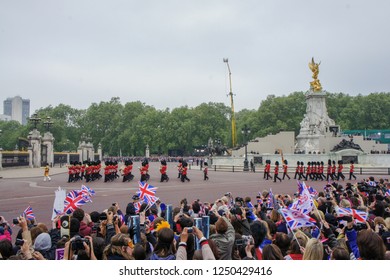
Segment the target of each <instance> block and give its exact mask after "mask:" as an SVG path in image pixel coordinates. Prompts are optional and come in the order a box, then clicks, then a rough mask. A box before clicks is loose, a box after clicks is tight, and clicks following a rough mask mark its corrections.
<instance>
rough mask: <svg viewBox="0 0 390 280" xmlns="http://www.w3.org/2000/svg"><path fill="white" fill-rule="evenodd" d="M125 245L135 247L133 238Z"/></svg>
mask: <svg viewBox="0 0 390 280" xmlns="http://www.w3.org/2000/svg"><path fill="white" fill-rule="evenodd" d="M125 246H129V247H130V248H131V249H134V243H133V241H132V240H129V242H127V244H126V245H125Z"/></svg>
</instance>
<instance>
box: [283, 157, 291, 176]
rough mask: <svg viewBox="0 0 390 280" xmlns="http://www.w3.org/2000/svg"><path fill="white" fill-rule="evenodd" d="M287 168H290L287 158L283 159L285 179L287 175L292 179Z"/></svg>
mask: <svg viewBox="0 0 390 280" xmlns="http://www.w3.org/2000/svg"><path fill="white" fill-rule="evenodd" d="M287 170H288V162H287V160H286V159H285V160H284V161H283V178H282V179H283V180H284V177H286V176H287V178H288V179H289V180H290V179H291V178H290V176H288V173H287Z"/></svg>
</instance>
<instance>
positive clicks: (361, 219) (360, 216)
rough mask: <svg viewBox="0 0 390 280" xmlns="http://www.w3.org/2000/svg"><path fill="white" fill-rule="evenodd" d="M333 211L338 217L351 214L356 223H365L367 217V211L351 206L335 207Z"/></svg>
mask: <svg viewBox="0 0 390 280" xmlns="http://www.w3.org/2000/svg"><path fill="white" fill-rule="evenodd" d="M335 211H336V214H337V216H338V217H343V216H352V217H354V218H355V221H356V222H358V223H365V222H366V220H367V217H368V214H367V212H364V211H361V210H355V209H351V208H342V207H335Z"/></svg>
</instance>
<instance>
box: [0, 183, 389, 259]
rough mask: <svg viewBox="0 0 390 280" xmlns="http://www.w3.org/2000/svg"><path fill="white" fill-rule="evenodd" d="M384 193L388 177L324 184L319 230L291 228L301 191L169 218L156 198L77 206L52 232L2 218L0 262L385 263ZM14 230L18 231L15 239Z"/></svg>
mask: <svg viewBox="0 0 390 280" xmlns="http://www.w3.org/2000/svg"><path fill="white" fill-rule="evenodd" d="M324 184H325V183H324ZM389 192H390V183H389V182H388V181H387V180H383V179H381V180H379V181H375V179H374V178H373V177H370V178H369V179H367V180H364V181H362V182H358V183H356V184H351V183H347V184H346V185H342V184H339V183H337V182H333V183H328V184H327V185H325V186H324V189H323V190H318V193H317V194H315V196H314V197H313V201H314V204H315V207H314V209H313V210H312V211H311V212H310V214H309V215H310V216H311V217H312V218H313V219H315V221H316V226H311V227H300V228H298V229H294V230H291V229H290V228H289V226H288V224H287V223H286V221H285V219H284V218H283V215H282V214H281V211H278V208H279V209H280V208H288V207H289V206H290V205H291V204H293V202H294V201H295V200H297V199H299V193H296V194H294V195H293V196H290V195H288V194H272V193H270V192H269V191H268V190H264V191H263V192H262V193H259V194H258V195H256V198H251V197H244V198H242V197H239V196H235V197H234V196H233V194H231V193H226V194H224V195H221V197H220V198H219V199H217V200H216V201H214V202H201V201H199V200H196V201H192V202H187V199H183V200H181V201H180V202H178V204H177V205H174V206H175V207H173V210H172V217H167V216H166V215H167V211H166V209H167V207H166V205H165V204H164V203H163V202H161V201H157V203H156V204H154V205H153V206H151V207H149V206H147V205H146V204H144V205H142V207H141V209H140V212H139V213H136V208H135V207H134V203H135V201H132V202H129V203H128V204H127V205H126V208H125V209H122V208H121V207H120V205H118V203H114V204H113V205H111V206H109V207H107V208H106V209H105V207H104V206H102V209H100V210H98V211H93V212H91V213H85V211H84V210H83V209H81V208H77V209H76V210H75V211H74V212H73V213H72V214H71V215H70V216H63V217H61V216H57V217H56V218H55V219H54V220H53V221H52V225H51V228H48V227H47V226H46V225H45V224H42V223H39V222H38V221H36V220H28V219H26V218H25V217H23V216H20V217H18V218H17V219H16V221H13V223H14V224H16V226H15V227H13V226H11V225H10V223H9V222H8V221H7V220H6V219H5V218H4V216H0V219H1V220H0V254H1V255H0V259H3V260H7V259H12V260H15V259H16V260H19V259H20V260H45V259H48V260H54V259H64V260H248V259H249V260H250V259H258V260H261V259H263V260H355V259H363V260H384V259H390V210H389V203H390V196H388V194H389ZM271 195H272V196H273V197H270V196H271ZM134 199H136V197H135V198H134ZM271 201H273V203H271ZM271 204H272V205H273V207H270V205H271ZM338 207H339V208H343V209H344V208H347V209H354V210H360V211H364V212H366V213H367V219H366V220H365V221H364V222H359V223H358V222H357V221H356V217H355V216H353V215H351V216H348V215H344V216H339V215H338V214H337V213H338V212H337V211H336V210H337V208H338ZM135 215H138V216H139V221H140V224H139V233H140V235H139V237H140V238H137V232H136V231H137V230H138V229H137V227H136V226H135V225H134V222H133V221H134V219H133V217H134V216H135ZM203 216H209V221H210V226H209V232H207V233H204V232H203V231H202V230H201V229H198V228H197V227H196V226H195V222H194V219H195V218H199V217H203ZM171 218H172V219H171ZM170 220H172V221H173V222H172V223H171V224H170V223H169V222H168V221H170ZM65 229H67V231H66V230H65ZM13 230H18V231H19V232H18V234H17V238H16V239H15V240H12V237H11V236H12V231H13ZM137 239H139V240H137Z"/></svg>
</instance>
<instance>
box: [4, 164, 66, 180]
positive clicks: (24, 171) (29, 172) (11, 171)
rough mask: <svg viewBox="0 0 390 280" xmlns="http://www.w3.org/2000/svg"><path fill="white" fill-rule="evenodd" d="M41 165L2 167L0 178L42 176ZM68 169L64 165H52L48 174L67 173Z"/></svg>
mask: <svg viewBox="0 0 390 280" xmlns="http://www.w3.org/2000/svg"><path fill="white" fill-rule="evenodd" d="M43 171H44V169H43V167H42V168H30V167H19V168H3V169H0V178H1V177H2V178H3V179H21V178H36V177H42V178H43ZM67 172H68V169H67V168H66V166H63V167H52V168H50V176H51V175H57V174H62V173H67Z"/></svg>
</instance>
